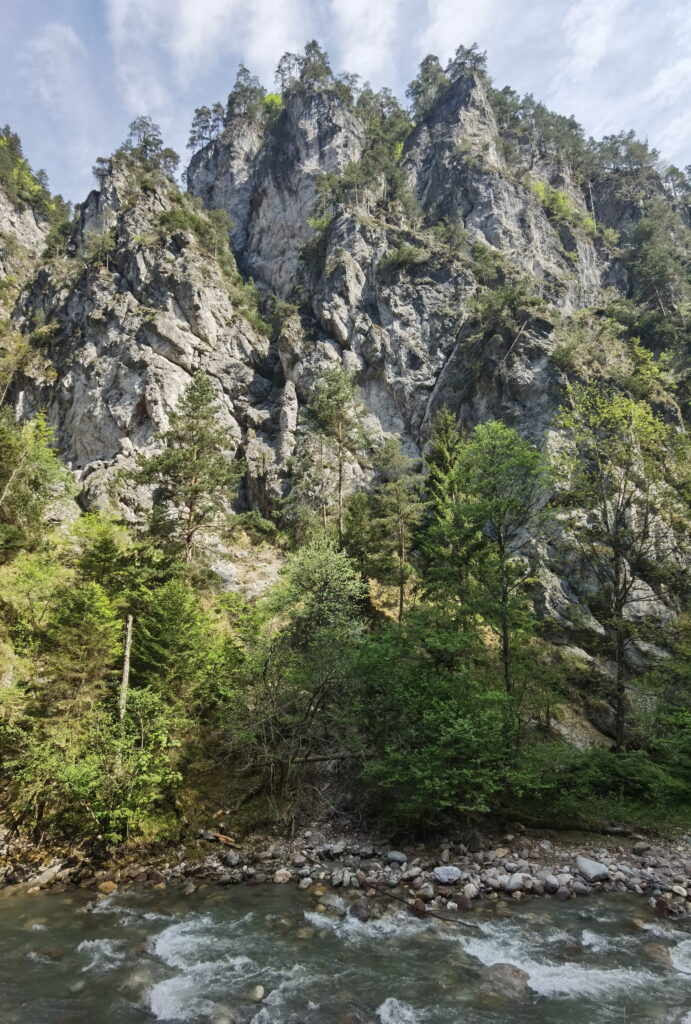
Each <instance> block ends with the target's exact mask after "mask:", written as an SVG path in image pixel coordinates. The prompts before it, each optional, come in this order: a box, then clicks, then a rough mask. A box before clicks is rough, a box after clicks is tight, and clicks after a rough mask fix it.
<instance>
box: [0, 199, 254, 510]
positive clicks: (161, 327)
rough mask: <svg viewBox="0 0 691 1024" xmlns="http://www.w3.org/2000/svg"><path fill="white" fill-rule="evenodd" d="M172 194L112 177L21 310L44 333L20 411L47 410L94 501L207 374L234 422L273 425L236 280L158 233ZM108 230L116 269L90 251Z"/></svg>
mask: <svg viewBox="0 0 691 1024" xmlns="http://www.w3.org/2000/svg"><path fill="white" fill-rule="evenodd" d="M173 196H174V193H173V192H172V191H171V190H168V191H166V190H159V191H155V192H151V193H148V192H143V193H141V194H140V195H139V196H138V198H137V199H136V201H135V202H134V203H132V202H131V201H130V200H129V199H127V200H126V198H125V194H124V183H123V182H120V183H118V182H117V181H109V182H107V184H106V187H105V188H104V189H103V190H101V192H93V193H91V195H90V196H89V198H88V199H87V201H86V203H85V205H84V207H83V208H82V211H81V217H80V222H79V225H78V227H77V229H76V232H75V235H74V237H73V239H72V242H71V255H70V256H68V257H67V258H65V259H64V260H61V261H53V262H52V263H51V264H50V265H46V266H45V267H43V268H42V269H41V270H40V272H39V273H38V275H37V276H36V278H35V280H34V281H33V283H32V284H31V286H30V287H29V288H28V289H27V290H25V292H24V293H23V295H22V296H21V298H20V300H19V302H18V305H17V308H16V310H15V323H16V325H17V326H18V327H20V328H24V329H27V330H28V329H30V327H31V325H32V324H34V323H36V322H37V320H38V321H40V322H41V323H42V324H44V325H45V327H44V333H45V340H43V341H42V344H43V345H44V355H45V363H44V370H43V372H36V371H35V370H32V371H31V372H29V371H27V372H26V373H25V375H23V376H22V377H20V379H19V380H18V381H17V384H16V401H17V408H18V411H19V413H20V414H21V415H22V416H29V415H31V414H33V413H35V412H36V411H37V410H38V409H41V408H44V409H46V411H47V413H48V416H49V419H50V421H51V422H52V423H53V425H54V426H55V428H56V430H57V436H58V442H59V445H60V448H61V452H62V455H63V458H64V459H65V461H66V462H67V463H68V465H70V466H71V468H72V469H73V470H74V471H75V472H76V473H77V474H78V476H79V477H80V478H81V480H82V481H84V482H85V484H86V488H87V495H88V494H89V492H90V491H91V492H92V494H91V497H92V498H94V497H96V496H97V495H99V494H101V493H103V492H104V489H105V486H106V483H107V479H108V478H109V477H111V476H112V472H113V471H114V470H115V469H116V468H117V467H118V466H119V465H122V464H125V463H127V461H128V460H129V459H131V456H132V455H133V454H134V452H135V451H137V450H141V449H142V448H144V447H146V446H147V444H149V443H150V442H151V440H152V436H153V434H154V433H155V432H156V431H157V430H161V429H164V428H165V427H166V425H167V422H168V421H167V413H168V410H170V408H171V407H172V406H174V405H175V403H176V401H177V398H178V396H179V394H180V392H181V391H182V389H183V388H184V387H185V385H186V384H187V383H188V382H189V380H190V378H191V376H192V375H193V374H194V373H195V372H196V371H197V370H204V371H205V372H206V373H208V374H209V376H211V377H212V378H213V379H214V380H215V381H216V382H217V384H218V388H219V393H220V394H221V396H222V398H223V410H224V413H225V418H226V422H227V424H228V425H229V426H230V427H232V429H233V431H234V433H235V436H236V437H237V440H238V442H240V439H241V436H242V431H243V428H246V427H247V425H248V424H251V425H252V426H253V427H254V428H255V429H256V430H258V431H261V430H262V429H263V428H264V427H267V428H269V433H271V425H270V424H271V411H270V403H269V397H270V395H271V393H272V390H273V383H272V377H271V368H270V361H269V363H267V362H266V358H267V355H268V341H267V339H266V338H265V337H262V336H261V335H259V334H258V333H257V332H256V331H255V330H254V329H253V328H252V327H251V325H250V324H249V323H248V322H247V321H246V319H245V318H244V317H243V316H242V314H241V313H240V312H239V311H238V309H237V308H236V307H235V305H234V304H233V301H232V299H231V297H230V294H229V289H228V284H227V281H226V279H225V278H224V276H223V274H222V273H221V271H220V269H219V267H218V265H217V264H216V262H215V261H214V260H212V259H210V258H209V256H208V254H207V253H206V252H205V251H204V250H203V249H202V247H201V246H200V245H199V243H198V242H197V240H196V239H195V237H194V236H193V234H192V233H190V232H186V231H180V232H176V233H174V234H173V235H172V236H169V237H167V238H163V239H162V240H161V236H160V230H161V228H160V216H161V214H163V213H165V212H166V211H167V210H169V209H170V208H171V204H172V202H173ZM99 225H108V227H109V229H112V230H113V231H114V233H115V238H116V247H115V251H114V252H113V254H112V256H111V257H110V259H109V263H108V265H107V266H106V265H103V264H102V265H94V264H93V263H89V264H87V263H86V262H85V260H84V258H83V256H82V255H81V254H82V252H83V249H84V242H85V238H86V235H87V232H88V231H98V226H99Z"/></svg>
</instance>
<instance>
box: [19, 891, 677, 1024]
mask: <svg viewBox="0 0 691 1024" xmlns="http://www.w3.org/2000/svg"><path fill="white" fill-rule="evenodd" d="M317 907H318V900H317V899H316V898H315V896H314V895H311V894H310V893H301V892H298V891H297V890H295V889H292V888H289V887H287V886H281V887H279V886H269V887H255V888H249V887H247V888H246V887H233V888H232V889H228V888H209V889H205V890H202V891H198V892H196V893H194V894H193V895H191V896H183V895H182V894H181V893H179V892H171V891H170V890H158V891H149V892H143V893H142V892H140V893H135V892H126V891H120V892H118V893H116V894H114V895H113V896H110V897H108V898H106V899H101V900H98V901H96V902H95V903H91V904H89V903H88V896H86V895H85V894H84V893H82V892H79V891H73V892H67V893H62V894H43V893H39V894H36V895H34V896H28V897H27V896H18V895H15V896H2V897H1V898H0V1007H2V1010H1V1011H0V1019H1V1020H2V1021H3V1022H4V1024H82V1022H83V1024H97V1022H98V1024H144V1022H150V1021H188V1022H199V1024H207V1022H208V1024H249V1022H253V1024H317V1022H320V1024H321V1022H324V1024H326V1022H328V1024H414V1022H426V1024H427V1022H429V1024H458V1022H463V1024H514V1022H516V1024H519V1022H520V1024H524V1022H525V1024H528V1022H530V1024H567V1022H568V1024H600V1022H602V1024H605V1022H607V1024H653V1022H654V1024H663V1022H665V1024H682V1022H683V1024H691V920H690V919H682V920H667V921H663V920H658V919H657V918H655V917H654V916H653V915H652V912H651V911H650V910H649V908H648V907H647V905H646V904H645V902H644V901H642V900H640V899H635V898H634V897H631V898H628V897H614V896H606V897H605V896H599V897H592V898H589V899H583V900H571V901H569V902H568V903H566V904H564V903H560V902H558V901H554V900H550V899H547V898H545V899H535V900H532V901H526V902H525V903H516V902H512V901H503V900H500V901H497V902H495V903H494V904H489V903H488V904H487V905H486V906H482V907H478V908H477V910H475V911H474V912H473V913H472V914H470V915H467V920H468V921H469V922H472V924H473V925H475V926H476V927H475V928H472V929H471V928H466V927H463V926H462V925H461V924H454V923H450V924H449V923H444V922H441V921H437V920H433V919H427V920H422V921H420V920H417V919H415V918H413V917H411V916H409V915H408V913H407V911H405V909H403V908H402V909H401V910H400V911H394V910H391V911H389V912H387V913H385V914H384V916H382V917H381V918H379V919H373V920H370V921H368V922H367V923H362V922H360V921H358V920H356V919H355V918H354V917H351V916H347V915H346V916H339V915H338V914H336V913H333V912H331V911H329V912H326V911H324V910H323V909H322V910H318V909H317ZM497 964H509V965H514V967H518V968H520V969H521V971H523V972H525V975H527V978H526V977H525V975H521V974H519V973H518V972H515V971H514V972H511V971H510V970H509V971H508V974H509V975H510V977H508V978H507V977H506V974H507V970H506V969H501V968H500V969H497V968H496V967H495V966H493V965H497Z"/></svg>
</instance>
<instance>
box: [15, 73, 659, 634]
mask: <svg viewBox="0 0 691 1024" xmlns="http://www.w3.org/2000/svg"><path fill="white" fill-rule="evenodd" d="M386 116H388V115H387V114H386V113H384V114H382V119H381V122H380V123H381V124H385V121H386ZM512 140H513V141H512ZM380 145H381V143H380V141H378V140H377V139H376V138H375V137H374V136H373V129H372V117H371V115H370V116H369V117H366V116H365V115H364V114H363V112H362V110H361V109H360V108H359V107H358V105H357V104H354V103H353V102H349V100H348V99H347V97H344V95H343V92H342V90H341V91H339V90H337V89H335V88H334V87H333V85H332V84H329V83H327V84H325V85H324V84H322V85H319V86H312V87H304V88H297V87H293V88H291V89H289V90H288V91H287V93H286V96H285V97H284V101H283V104H282V107H281V109H280V111H279V112H278V114H277V116H274V117H272V118H270V119H264V120H262V119H261V118H259V119H257V118H254V119H250V118H242V117H238V116H229V117H228V118H227V119H226V123H225V125H224V128H223V131H222V132H221V134H220V135H219V137H218V138H216V139H214V140H212V141H211V142H209V143H208V144H206V145H205V146H204V147H203V148H202V149H201V150H200V151H199V152H197V153H196V154H195V155H194V156H193V158H192V161H191V164H190V167H189V169H188V172H187V183H188V188H189V192H190V193H191V196H189V195H188V196H183V195H182V194H181V193H180V191H179V190H178V188H177V187H176V186H175V185H174V184H173V183H172V182H171V181H170V180H168V179H166V178H165V176H161V175H159V176H158V177H156V178H155V180H151V179H150V178H146V177H144V178H142V176H141V175H139V177H137V174H135V173H134V172H133V171H132V169H131V168H130V169H129V170H127V169H124V168H123V167H118V166H116V165H114V166H112V167H111V168H110V169H109V171H108V172H107V173H104V175H103V176H102V178H101V187H100V189H99V190H98V191H94V192H92V193H91V194H90V195H89V197H88V198H87V200H86V201H85V203H84V204H83V205H82V207H81V208H80V210H79V215H78V218H77V221H76V223H75V225H74V227H73V229H72V233H71V236H70V238H69V241H68V243H67V245H66V248H65V251H64V253H63V254H62V255H59V256H56V257H54V258H52V259H50V260H47V261H45V262H44V263H43V265H42V266H41V267H40V268H39V269H38V271H37V273H36V275H35V277H34V278H33V280H32V281H31V282H30V283H29V285H28V286H27V287H26V288H25V290H24V291H23V293H22V294H21V296H20V298H19V300H18V302H17V304H16V307H15V310H14V313H13V321H14V325H15V326H16V327H17V328H18V329H19V330H21V331H22V332H24V333H25V334H26V335H27V336H28V337H29V338H30V339H31V344H32V345H33V346H34V347H35V348H38V349H39V350H40V352H41V354H42V356H43V357H44V358H43V361H42V362H41V363H40V369H39V370H37V369H36V368H33V369H32V370H31V371H28V370H27V371H25V372H24V373H23V374H22V375H20V376H19V377H18V379H17V381H16V387H15V400H16V405H17V409H18V412H19V414H20V415H22V416H29V415H31V414H33V413H35V412H36V411H37V410H38V409H41V408H45V409H46V410H47V412H48V416H49V418H50V421H51V422H52V423H53V424H54V426H55V428H56V431H57V436H58V439H59V445H60V448H61V451H62V455H63V457H64V459H65V461H66V462H67V463H68V464H69V465H70V466H71V468H72V469H73V470H74V471H75V473H76V474H77V476H78V477H79V479H80V480H81V481H82V483H83V484H84V492H83V493H84V500H85V502H87V503H89V502H101V503H102V502H105V501H107V500H108V488H109V481H110V480H111V479H112V478H113V474H114V473H115V472H116V471H117V469H118V467H120V466H122V465H125V464H128V463H129V462H130V461H131V459H132V455H133V454H134V453H135V452H136V451H138V450H142V449H144V448H146V446H147V445H149V444H150V443H151V441H152V437H153V435H154V433H155V432H156V431H157V430H160V429H161V428H162V427H165V425H166V422H167V412H168V410H169V409H170V408H171V406H172V405H173V404H174V403H175V401H176V398H177V396H178V395H179V394H180V392H181V390H182V388H183V387H184V385H185V384H186V383H187V382H188V381H189V379H190V376H191V375H192V374H194V373H195V371H197V370H200V369H201V370H204V371H205V372H206V373H207V374H209V375H210V376H211V377H212V378H213V379H214V380H215V381H216V382H217V384H218V389H219V393H220V394H221V395H222V399H223V408H224V410H225V416H226V418H227V422H228V424H229V425H231V426H232V429H233V431H234V436H235V437H236V440H237V445H238V448H239V449H240V448H241V449H242V450H243V452H244V454H245V455H246V458H247V465H248V477H247V485H246V487H245V489H244V492H243V500H244V502H245V503H246V504H249V505H250V506H251V505H253V504H255V503H258V502H259V503H264V504H265V503H266V500H267V494H268V495H269V499H270V498H271V495H272V494H273V495H274V497H275V496H277V495H278V494H280V493H281V492H285V490H286V488H287V487H288V486H289V474H290V464H289V460H290V457H291V455H292V454H293V452H294V448H295V437H296V427H297V423H298V418H299V413H300V408H301V407H302V406H303V405H304V404H305V403H306V401H307V400H308V398H309V396H310V393H311V389H312V386H313V382H314V379H315V376H316V374H317V373H318V372H319V370H320V369H321V368H323V367H324V366H325V365H327V364H329V363H332V362H343V363H345V364H346V365H347V366H348V367H349V368H351V369H352V370H353V371H355V372H356V373H357V380H358V383H359V386H360V390H361V396H362V399H363V402H364V404H365V406H366V408H367V410H368V412H369V414H370V418H371V424H370V425H371V427H372V429H373V430H374V431H375V433H376V432H379V433H383V434H386V433H399V434H401V435H402V436H403V438H404V440H405V443H406V445H407V447H408V449H409V450H410V451H411V452H412V453H421V452H422V451H423V450H424V446H425V443H426V441H427V439H428V436H429V430H430V422H431V419H432V416H433V414H434V412H435V411H436V410H438V409H440V408H441V407H443V406H447V407H449V408H450V409H451V410H452V411H453V412H454V414H455V415H456V417H457V419H458V420H459V422H460V423H461V424H463V425H464V426H472V425H474V424H476V423H478V422H481V421H483V420H486V419H488V418H499V419H502V420H504V421H505V422H507V423H509V424H510V425H512V426H515V427H516V428H517V429H518V430H519V431H520V432H521V433H523V434H524V435H526V436H528V437H530V438H531V439H532V440H534V441H536V442H538V443H542V442H543V441H544V439H545V435H546V433H547V432H548V431H549V429H550V425H551V423H552V420H553V417H554V414H555V412H556V409H557V408H558V406H559V404H560V402H561V401H562V399H563V395H564V386H565V382H566V379H567V377H566V375H565V371H564V363H563V360H558V359H555V358H553V356H554V353H555V350H556V349H557V348H558V347H559V346H560V344H561V343H562V342H563V338H564V325H565V324H567V323H568V322H569V318H574V317H575V318H578V317H579V316H581V314H582V311H585V310H597V309H601V308H604V305H605V304H606V302H610V303H611V302H612V301H616V300H622V299H626V297H627V296H629V295H630V292H631V284H630V280H629V274H628V271H627V267H626V263H625V260H624V259H623V256H622V252H623V250H622V246H621V244H620V243H621V238H620V236H619V235H618V234H617V232H623V233H624V234H623V235H622V238H624V239H625V238H626V232H627V231H628V230H630V229H631V228H632V226H634V225H635V224H636V223H637V222H639V221H640V219H641V217H642V216H643V209H644V206H643V199H644V198H645V196H646V195H647V194H648V193H649V192H650V190H651V189H652V191H653V192H656V193H659V194H661V195H662V189H661V187H660V185H659V180H658V179H656V178H655V176H654V175H653V176H651V175H647V176H643V177H644V179H645V180H644V181H643V184H641V180H642V179H641V177H640V175H639V176H638V178H636V182H637V184H636V187H632V181H633V179H632V178H631V177H630V178H629V179H626V180H625V185H626V188H624V187H623V186H622V184H621V182H622V178H621V176H619V177H618V178H617V177H615V176H614V175H608V174H607V173H606V172H602V171H600V172H598V173H597V174H593V175H591V176H590V177H589V178H588V179H587V188H586V187H585V184H584V179H583V177H582V176H581V178H580V179H579V178H578V176H577V175H575V174H574V173H573V171H572V170H571V169H570V167H569V164H568V162H566V161H565V160H564V159H562V158H561V157H560V155H559V153H558V152H555V151H554V150H553V149H552V150H551V151H549V150H548V151H546V152H536V151H535V150H534V147H531V145H529V144H528V143H526V141H525V139H524V138H523V137H520V138H519V137H517V136H516V137H512V136H510V135H507V132H506V131H505V130H503V129H500V127H499V126H498V122H497V118H496V117H495V112H494V109H493V105H492V102H491V91H490V88H489V86H488V84H487V82H486V80H485V79H484V77H483V76H482V75H477V74H474V73H470V72H467V73H464V74H461V75H460V76H459V77H457V78H456V79H455V80H454V81H453V82H452V83H451V84H450V85H449V87H448V88H446V89H445V90H443V91H442V93H441V95H440V96H439V97H438V99H437V101H436V102H435V103H434V104H433V105H432V107H431V109H430V110H429V112H428V113H427V114H426V116H425V117H424V118H422V119H420V120H419V121H418V123H417V124H416V125H415V126H414V127H412V128H411V129H410V130H409V131H408V132H407V135H406V137H405V139H403V140H402V142H401V143H399V144H398V149H397V150H396V152H395V168H394V171H395V175H396V178H395V181H396V190H394V189H393V188H392V186H391V184H390V180H389V178H387V172H382V173H375V174H373V175H370V177H369V178H368V180H366V181H360V182H359V183H358V178H357V175H356V174H355V173H354V172H353V168H355V169H356V170H357V168H358V167H359V166H361V165H362V166H365V162H366V161H367V160H368V159H370V158H371V156H372V154H373V153H375V152H376V148H377V146H380ZM392 152H393V150H392ZM394 171H392V172H391V174H394ZM348 175H350V179H348ZM346 180H350V181H351V185H350V187H349V188H348V189H345V188H344V187H342V183H343V182H344V181H346ZM353 181H354V182H355V183H356V184H355V185H353V184H352V182H353ZM325 182H326V183H327V184H328V185H329V189H325V187H324V183H325ZM339 183H340V184H339ZM325 196H326V198H325ZM191 197H195V199H196V205H195V202H194V201H193V199H192V198H191ZM1 201H2V199H1V196H0V202H1ZM2 209H3V208H2V207H0V210H2ZM204 209H206V210H214V209H223V210H225V211H226V212H227V213H228V215H229V216H230V218H231V221H232V225H231V231H230V238H231V244H232V250H233V254H234V259H235V260H236V261H237V266H236V265H235V262H234V261H233V259H232V258H231V261H230V264H229V263H228V261H227V260H225V262H224V259H225V257H224V258H223V259H221V257H220V250H219V245H218V241H216V242H214V241H213V240H212V241H210V238H211V235H212V233H213V230H212V229H213V225H212V223H211V221H210V219H209V217H208V216H207V214H206V213H205V212H204ZM13 217H14V219H13ZM3 219H4V221H5V227H4V229H3V230H4V231H5V232H8V231H9V232H10V233H12V232H13V231H14V233H15V235H20V236H21V239H22V242H21V244H22V245H26V246H27V247H28V246H30V245H33V246H38V244H39V242H40V240H41V238H42V234H41V230H42V229H41V227H40V226H39V225H38V224H37V223H35V222H32V221H31V220H30V218H29V219H28V220H27V221H26V223H25V222H24V220H22V221H21V223H20V222H19V221H18V220H17V218H16V216H15V215H14V214H13V213H12V212H11V211H10V212H9V213H8V212H7V211H5V212H4V213H3ZM99 240H100V242H99ZM221 248H223V246H221ZM237 268H239V271H238V269H237ZM248 277H252V278H253V280H254V282H255V285H256V286H257V287H255V288H254V289H253V288H252V287H250V286H249V285H248V284H247V283H246V279H247V278H248ZM243 278H244V280H243ZM502 289H503V290H502ZM488 295H502V296H504V298H503V299H502V301H503V302H504V306H502V307H501V308H495V309H494V312H493V313H492V315H488V313H487V309H488V308H489V307H487V304H486V299H487V296H488ZM507 296H508V297H507ZM483 301H485V307H484V312H483V305H482V303H483ZM272 312H273V314H274V316H273V324H272V325H271V326H269V325H268V324H267V323H266V318H267V317H269V315H270V314H271V313H272ZM262 313H263V314H264V315H263V316H262V315H260V314H262ZM593 315H594V316H595V317H596V316H597V315H599V314H597V313H594V314H593ZM583 322H585V321H581V323H583ZM583 329H585V328H583ZM593 331H594V332H595V333H594V335H593V337H596V329H595V328H593ZM596 344H597V343H596ZM617 344H618V345H619V346H620V348H621V346H622V345H623V342H616V341H612V345H614V346H616V345H617ZM617 353H618V354H617V358H619V356H621V352H619V350H617ZM621 357H622V358H624V357H623V356H621ZM550 580H551V582H550V583H549V584H548V585H547V586H546V595H547V596H546V598H545V604H546V607H548V609H549V610H550V613H551V614H552V615H553V616H554V617H556V618H561V619H562V620H563V621H567V620H568V618H569V615H568V609H569V608H570V607H571V606H572V604H573V600H574V593H573V588H572V586H571V584H570V582H569V580H568V579H565V578H563V577H560V576H559V575H558V574H557V575H554V574H552V575H551V577H550ZM660 614H661V615H663V616H664V615H665V614H667V612H666V611H665V609H664V608H663V607H662V606H661V607H660ZM594 628H597V624H594Z"/></svg>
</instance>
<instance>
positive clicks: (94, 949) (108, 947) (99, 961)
mask: <svg viewBox="0 0 691 1024" xmlns="http://www.w3.org/2000/svg"><path fill="white" fill-rule="evenodd" d="M118 945H119V943H117V942H115V941H114V940H113V939H84V941H83V942H80V943H79V945H78V946H77V952H78V953H85V954H87V955H88V956H89V957H90V961H89V963H88V964H87V965H86V967H82V973H84V972H85V971H94V970H95V971H112V970H113V969H114V968H115V967H117V966H118V964H119V963H120V961H121V960H123V959H124V957H125V952H124V950H122V949H118Z"/></svg>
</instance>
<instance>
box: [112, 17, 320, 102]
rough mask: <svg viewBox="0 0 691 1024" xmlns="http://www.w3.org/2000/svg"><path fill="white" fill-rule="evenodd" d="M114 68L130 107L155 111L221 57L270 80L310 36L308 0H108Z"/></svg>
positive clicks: (231, 76) (229, 78) (233, 68)
mask: <svg viewBox="0 0 691 1024" xmlns="http://www.w3.org/2000/svg"><path fill="white" fill-rule="evenodd" d="M107 13H108V23H109V33H110V40H111V45H112V49H113V54H114V58H115V65H116V72H117V75H118V78H119V80H120V83H121V85H122V88H123V91H124V100H125V103H126V105H127V107H128V109H129V110H130V111H131V112H134V111H139V110H142V109H146V110H148V111H150V112H152V113H155V114H157V113H160V112H163V111H164V110H165V108H166V107H167V106H169V105H170V104H171V101H172V98H173V96H174V95H175V94H176V93H181V92H184V90H185V89H186V87H188V86H189V85H190V83H191V82H192V81H193V80H194V79H195V78H197V77H199V76H203V75H205V74H206V73H207V72H208V70H209V68H210V67H212V66H213V65H214V64H215V63H216V62H218V61H219V60H220V59H221V58H222V57H224V56H229V55H231V54H232V55H233V60H234V63H233V66H232V68H230V69H229V72H228V76H227V79H228V84H230V83H231V82H232V78H233V76H234V72H235V66H236V62H239V61H240V60H243V61H245V62H246V63H247V64H248V65H250V67H251V69H252V70H253V71H257V72H259V74H260V75H262V77H264V78H267V79H269V80H270V78H271V77H272V76H273V70H274V68H275V66H276V63H277V62H278V58H279V57H280V55H281V53H282V52H283V51H284V50H286V49H290V48H293V49H295V48H302V46H303V44H304V42H305V40H306V38H308V37H309V22H310V16H309V15H310V6H309V4H308V3H307V2H306V0H253V2H251V3H248V2H247V0H194V2H191V0H107Z"/></svg>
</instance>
